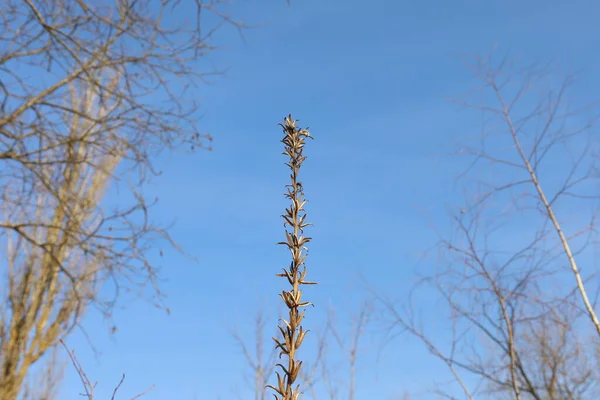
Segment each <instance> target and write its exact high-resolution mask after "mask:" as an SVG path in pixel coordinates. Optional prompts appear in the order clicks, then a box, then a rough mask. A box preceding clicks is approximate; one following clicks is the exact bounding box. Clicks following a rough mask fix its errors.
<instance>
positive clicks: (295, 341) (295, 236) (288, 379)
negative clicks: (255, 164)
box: [267, 114, 316, 400]
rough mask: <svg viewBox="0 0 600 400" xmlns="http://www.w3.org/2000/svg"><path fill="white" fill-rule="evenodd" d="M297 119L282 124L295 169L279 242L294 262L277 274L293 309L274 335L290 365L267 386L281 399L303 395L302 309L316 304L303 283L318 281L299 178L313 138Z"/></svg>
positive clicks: (287, 300)
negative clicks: (309, 264) (310, 262)
mask: <svg viewBox="0 0 600 400" xmlns="http://www.w3.org/2000/svg"><path fill="white" fill-rule="evenodd" d="M297 122H298V121H297V120H294V119H292V116H291V114H290V115H288V117H287V118H285V119H284V123H283V124H280V126H281V127H282V128H283V132H284V137H283V140H282V141H281V142H282V143H283V144H284V146H285V151H284V153H283V154H285V155H287V156H288V157H289V158H290V161H289V162H287V163H286V165H287V166H288V167H289V168H290V170H291V174H290V179H291V183H290V184H289V185H287V186H286V188H287V193H285V197H287V198H288V199H289V200H290V201H291V202H292V204H291V206H290V207H289V208H286V210H285V211H286V213H285V214H283V215H282V217H283V219H284V220H285V223H284V226H289V227H290V228H291V232H290V231H288V230H286V231H285V237H286V241H285V242H279V244H283V245H285V246H287V248H288V249H289V250H290V252H291V253H292V262H291V264H290V268H289V269H283V273H281V274H277V276H281V277H285V278H287V280H288V282H289V284H290V286H291V290H289V291H283V292H282V293H281V298H282V299H283V301H284V303H285V305H286V306H287V308H288V309H289V320H288V321H286V320H285V319H281V321H283V323H284V324H285V326H281V325H279V326H278V327H279V330H280V331H281V335H282V336H283V341H281V340H279V339H277V338H275V337H274V338H273V340H274V341H275V343H276V344H277V345H276V348H277V349H279V350H280V353H279V357H280V358H281V356H282V355H284V354H285V355H286V356H287V357H288V366H287V368H286V367H285V366H283V364H277V366H278V367H280V368H281V369H282V370H283V376H282V375H281V374H280V373H279V372H276V374H277V387H274V386H271V385H268V386H267V387H270V388H272V389H273V390H275V391H276V392H277V394H275V395H274V396H275V398H276V399H278V400H279V399H280V400H296V399H298V397H299V396H300V385H296V387H295V388H294V387H293V386H294V382H295V381H296V378H297V377H298V374H299V372H300V368H301V366H302V361H299V360H297V359H296V351H297V350H298V348H300V345H301V344H302V341H303V340H304V337H305V336H306V333H308V331H304V330H303V328H302V326H301V324H302V319H303V318H304V312H305V311H306V310H302V311H300V308H301V307H306V306H308V305H312V303H310V302H306V301H305V302H303V301H302V291H301V290H300V285H314V284H316V282H307V281H305V280H304V278H305V276H306V265H305V264H304V260H305V259H306V253H305V250H307V249H306V246H305V245H306V244H307V243H308V242H310V240H311V238H309V237H304V236H302V235H303V229H304V228H305V227H306V226H308V225H310V224H308V223H307V222H306V213H305V212H304V204H305V203H306V200H304V192H303V188H302V182H300V181H299V180H298V173H299V171H300V167H301V166H302V163H303V162H304V160H305V159H306V157H305V156H304V155H303V154H302V151H303V149H304V145H305V140H306V138H312V137H311V136H310V133H309V132H308V130H306V129H300V128H298V127H297V126H296V123H297ZM301 267H303V269H302V270H300V268H301Z"/></svg>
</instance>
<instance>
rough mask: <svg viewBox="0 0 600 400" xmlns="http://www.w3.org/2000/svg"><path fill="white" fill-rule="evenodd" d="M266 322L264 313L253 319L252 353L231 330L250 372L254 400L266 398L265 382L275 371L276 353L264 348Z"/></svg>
mask: <svg viewBox="0 0 600 400" xmlns="http://www.w3.org/2000/svg"><path fill="white" fill-rule="evenodd" d="M267 322H268V318H267V316H266V313H265V312H263V311H259V312H258V313H257V314H256V316H255V317H254V335H255V337H254V341H255V343H254V351H251V350H250V347H249V346H248V344H247V343H246V341H245V340H244V337H243V336H242V335H241V334H240V333H239V331H238V330H237V329H234V330H232V332H231V333H232V335H233V337H234V339H235V341H236V342H237V343H238V344H239V346H240V347H241V349H242V354H243V355H244V358H245V359H246V362H247V363H248V366H249V367H250V369H251V370H252V389H253V392H254V400H265V399H266V398H267V393H266V392H267V382H268V380H269V377H270V376H271V374H272V373H273V371H274V369H275V362H276V361H275V360H276V355H277V351H276V349H275V347H271V349H270V351H268V350H267V348H265V339H266V337H265V327H266V323H267Z"/></svg>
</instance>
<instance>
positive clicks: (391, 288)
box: [60, 0, 600, 400]
mask: <svg viewBox="0 0 600 400" xmlns="http://www.w3.org/2000/svg"><path fill="white" fill-rule="evenodd" d="M231 10H232V12H233V14H234V15H235V16H237V17H239V18H243V19H244V20H245V21H247V22H249V23H255V24H257V25H258V24H262V23H264V24H263V25H261V26H260V27H258V28H256V29H252V30H248V31H246V32H245V42H243V41H242V40H240V37H239V35H238V33H237V32H235V31H234V30H223V31H222V32H221V33H219V34H218V35H217V39H216V40H217V43H218V44H220V45H222V46H223V47H226V48H224V49H223V50H220V51H219V52H217V53H214V54H212V55H211V56H210V57H209V58H208V59H207V63H206V65H202V66H199V68H205V69H209V68H211V67H212V66H213V65H214V66H218V67H220V68H227V69H228V74H227V77H225V78H215V79H214V84H213V85H209V86H208V85H207V86H204V87H201V88H199V89H198V92H197V98H198V99H199V100H200V101H201V102H202V104H203V112H204V118H203V122H202V123H203V124H204V125H203V128H204V130H205V131H207V132H210V133H211V134H213V135H214V138H215V140H214V150H213V151H211V152H205V151H201V152H199V153H195V154H192V155H177V156H165V157H163V158H161V160H160V162H159V165H158V166H159V168H160V169H162V170H163V171H164V173H163V175H162V176H161V177H160V178H158V179H156V180H155V183H154V185H153V186H151V187H150V188H148V191H149V192H152V193H156V194H157V195H158V196H159V199H160V200H159V204H158V206H157V207H155V209H154V210H153V211H154V214H153V218H154V220H155V221H157V222H164V223H169V222H172V221H174V222H175V226H174V228H173V229H172V234H173V235H174V237H175V239H176V240H178V241H179V243H180V244H181V245H182V246H183V247H184V248H185V249H186V250H188V251H189V252H190V253H192V254H193V255H195V256H197V257H198V260H199V261H198V262H197V263H195V262H193V261H190V260H188V259H186V258H183V257H181V256H180V255H178V254H176V253H174V252H167V253H166V254H165V256H164V257H163V259H162V261H161V263H162V265H163V266H164V277H165V278H166V279H167V282H166V283H165V284H164V288H165V291H166V292H167V293H168V294H169V297H168V300H167V302H168V305H169V307H170V308H171V310H172V314H171V315H169V316H168V315H166V314H165V313H164V312H162V311H160V310H157V309H154V308H152V307H151V306H149V305H148V304H146V303H143V302H138V303H134V304H133V305H129V306H128V307H127V308H126V309H123V310H118V311H117V312H116V315H115V320H116V323H117V327H118V332H117V334H115V335H110V334H109V329H108V327H107V325H106V324H105V323H103V321H102V320H101V319H100V318H98V317H97V316H95V315H94V314H90V316H89V317H88V319H87V321H86V323H85V324H84V326H85V327H86V328H87V332H88V334H89V335H90V337H91V339H92V341H93V342H94V343H95V345H96V347H97V348H98V350H100V355H99V357H98V358H96V357H94V355H93V353H92V351H91V350H90V348H89V346H88V344H87V343H86V341H85V339H84V337H83V335H82V334H81V333H76V334H74V335H73V336H72V337H71V338H70V339H69V341H68V344H69V346H70V347H71V348H73V349H75V350H76V352H77V354H78V356H79V358H80V361H81V362H82V364H84V366H85V368H86V370H87V372H88V374H89V375H90V377H92V379H93V380H97V381H98V382H99V384H98V389H97V391H98V399H100V398H102V399H105V398H110V396H109V393H111V391H112V388H113V386H114V384H116V383H117V382H118V380H119V378H120V375H121V373H125V374H127V379H126V381H125V384H124V386H123V387H122V389H121V397H120V398H121V399H129V398H130V397H131V396H132V395H133V394H135V393H136V392H138V391H140V390H143V389H145V388H146V387H148V386H150V385H151V384H155V385H156V388H155V389H154V390H153V391H152V392H150V394H148V395H147V396H146V397H145V399H146V400H159V399H160V400H163V399H177V400H179V399H190V400H192V399H216V398H219V397H220V398H223V399H225V398H227V399H230V398H237V397H236V396H237V395H239V396H240V397H239V398H244V399H248V398H253V397H251V396H252V395H251V392H250V391H249V390H250V389H249V386H248V383H247V382H246V381H245V380H244V374H246V373H249V369H248V366H247V363H246V362H245V360H244V358H243V356H242V354H241V351H240V349H239V347H238V346H237V344H236V342H235V340H234V339H233V337H232V336H231V335H230V333H229V331H228V329H229V328H233V327H235V326H237V327H238V328H239V332H240V333H241V334H242V335H248V337H249V339H248V340H249V342H250V343H249V344H250V345H252V343H251V341H252V340H253V336H252V318H253V317H254V315H255V314H256V312H257V311H259V310H261V309H267V310H268V311H270V312H272V313H273V312H274V310H276V307H273V306H272V305H269V306H265V305H266V304H268V303H271V304H272V303H273V302H279V299H278V297H277V293H278V291H279V290H280V289H282V288H283V285H284V282H283V280H281V279H280V278H275V277H274V274H275V273H277V272H278V271H279V270H280V268H282V267H286V266H287V263H288V262H289V261H288V253H287V252H286V250H285V249H284V248H283V247H282V246H276V242H278V241H279V240H282V238H283V237H284V232H283V226H282V222H281V220H280V217H279V216H280V214H281V213H282V212H283V210H284V208H285V207H286V206H287V203H286V201H285V199H284V197H283V190H284V185H285V184H286V183H287V176H288V172H287V171H286V169H285V166H284V165H283V162H284V161H285V159H284V156H282V155H281V151H282V144H281V143H280V142H279V140H280V139H281V135H282V134H281V130H280V128H279V127H277V126H276V124H277V123H278V122H280V121H281V120H282V119H283V117H284V116H286V115H287V114H288V113H292V114H293V116H294V117H295V118H299V119H300V120H301V122H300V124H301V125H302V126H306V125H308V126H309V127H310V129H311V132H312V134H313V136H314V137H315V140H314V141H311V142H309V143H308V145H307V147H306V155H307V156H308V159H307V161H306V163H305V166H304V167H303V170H302V180H303V182H304V188H305V192H306V196H307V198H308V199H309V203H308V205H307V211H308V219H309V221H310V222H312V223H314V227H313V228H311V229H310V230H309V231H307V233H308V234H309V235H310V236H312V237H313V238H314V239H313V242H312V243H311V244H310V246H309V247H310V254H309V257H308V259H307V265H308V269H309V277H310V279H311V280H316V281H318V282H319V285H318V286H317V287H314V288H310V289H309V290H307V293H306V298H307V300H310V301H312V302H313V303H315V305H316V307H317V308H315V309H314V310H313V309H309V310H308V311H307V315H308V316H307V319H306V325H307V327H316V328H318V324H320V323H321V321H322V319H323V311H324V309H325V308H326V307H329V306H330V305H331V306H333V307H335V308H336V310H337V311H338V313H339V314H340V320H341V321H344V317H347V316H348V315H350V314H352V313H354V312H356V310H357V309H358V306H359V305H360V303H361V300H362V299H364V298H365V297H366V294H365V293H364V291H362V289H361V288H360V285H359V284H358V282H359V276H360V275H363V276H364V277H365V278H366V280H367V281H368V282H369V283H370V284H371V285H373V286H374V287H376V288H378V290H380V291H381V292H383V293H386V294H389V295H391V296H393V297H397V298H402V297H403V296H404V295H405V294H406V293H407V289H408V288H409V286H410V284H411V283H412V282H413V281H414V271H415V268H417V267H418V265H419V257H420V254H421V252H422V251H424V250H425V249H427V248H428V247H430V246H431V245H432V244H433V243H434V241H435V236H434V234H433V232H432V231H431V229H430V227H429V225H428V222H427V219H426V218H425V216H424V215H423V210H426V211H427V212H428V213H430V215H431V216H432V217H433V218H434V219H436V218H437V220H438V221H439V223H440V224H441V227H442V228H444V223H445V222H444V221H445V220H444V218H445V215H446V210H447V208H448V207H451V206H455V205H457V204H459V203H460V192H459V191H457V190H455V189H454V187H453V178H454V177H455V176H456V175H457V173H459V172H460V171H461V168H462V167H463V165H462V164H461V163H459V162H458V161H457V160H455V159H453V158H447V157H440V156H439V155H440V154H441V153H443V152H445V151H447V150H448V149H449V147H448V146H449V145H450V144H451V143H452V142H454V141H457V140H461V138H466V137H468V136H472V135H474V134H476V133H477V130H478V129H479V128H480V121H479V120H478V119H477V118H473V116H472V115H471V116H469V114H466V113H461V112H458V111H459V108H458V107H457V106H456V105H455V104H451V103H450V102H448V100H447V99H448V98H451V97H458V96H460V95H461V94H462V93H464V92H465V91H466V90H468V89H469V88H470V87H471V86H472V85H473V83H474V81H473V79H472V73H471V71H469V70H468V69H467V68H466V67H465V58H464V57H465V56H468V55H471V54H485V53H488V52H489V51H490V50H491V49H492V48H494V47H496V48H497V49H498V52H499V53H500V54H505V53H506V52H507V51H508V52H510V54H511V55H515V56H519V55H522V56H524V57H525V58H526V59H531V60H534V59H536V58H541V59H544V60H554V61H556V62H557V63H558V64H560V65H561V66H564V67H565V68H566V69H567V70H576V69H583V74H582V79H583V80H584V82H585V84H586V85H587V86H586V85H583V86H580V87H578V88H579V89H578V90H579V92H578V95H581V96H582V97H591V96H592V95H593V94H594V93H592V92H593V91H595V92H596V94H597V89H598V88H600V78H599V77H598V76H599V74H598V73H597V71H599V70H600V69H599V68H600V56H599V55H598V51H597V48H598V45H599V44H600V33H599V31H598V21H599V20H600V4H599V3H598V2H596V1H592V0H586V1H583V0H570V1H557V0H527V1H525V0H506V1H495V2H492V1H476V0H469V1H467V0H453V1H441V0H439V1H404V0H395V1H391V0H390V1H376V0H373V1H369V2H367V1H357V0H293V1H292V4H291V5H287V3H286V2H285V0H268V1H266V0H255V1H247V0H246V1H244V0H233V1H232V6H231ZM276 304H278V303H276ZM275 324H276V319H275V316H274V314H271V324H270V325H269V327H270V328H272V329H271V330H270V331H268V332H266V334H267V335H271V334H272V330H273V329H274V328H275ZM347 326H348V324H346V323H345V322H343V323H341V325H340V329H341V330H344V329H346V328H347ZM309 335H310V334H309ZM267 340H268V339H267ZM311 340H312V339H311ZM311 340H308V341H307V342H306V344H305V345H304V347H303V349H306V350H304V352H303V353H302V354H303V355H305V356H306V359H307V362H309V361H310V360H309V359H310V356H311V354H312V351H310V350H309V349H310V346H311V345H313V344H314V342H313V341H311ZM267 343H269V345H270V342H267ZM377 349H378V343H377V341H376V339H371V338H367V339H366V341H365V343H364V348H363V349H362V350H361V351H362V354H364V358H363V359H362V360H364V361H361V360H359V371H358V380H357V399H375V398H377V399H395V398H396V399H398V398H400V397H399V396H400V395H401V394H402V393H403V392H404V391H405V390H408V391H413V392H414V393H419V391H422V390H426V389H428V388H430V387H431V384H432V382H433V381H434V379H436V378H437V377H445V376H447V375H446V371H445V369H444V367H443V365H441V363H440V362H439V361H437V360H435V359H433V358H431V357H429V356H428V355H427V352H426V350H425V349H424V348H423V346H421V345H420V344H419V343H418V342H416V341H413V340H410V339H404V338H399V339H397V340H395V341H394V342H393V343H392V344H390V345H389V346H388V347H386V350H385V352H384V354H383V355H382V357H381V359H380V360H379V362H376V361H377V360H375V356H374V354H375V353H376V351H377ZM65 375H66V376H65V382H64V385H63V389H62V392H61V394H62V395H61V397H60V398H61V399H66V400H71V399H78V398H80V397H79V396H78V394H79V393H80V391H81V390H80V384H79V382H78V381H77V379H76V377H75V375H74V373H73V370H72V369H71V368H67V370H66V374H65ZM305 398H310V397H309V396H306V397H305ZM414 398H418V399H426V398H433V397H428V395H426V394H421V395H416V396H415V397H414Z"/></svg>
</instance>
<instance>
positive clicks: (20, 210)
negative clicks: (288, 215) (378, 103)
mask: <svg viewBox="0 0 600 400" xmlns="http://www.w3.org/2000/svg"><path fill="white" fill-rule="evenodd" d="M190 7H191V8H190ZM182 8H186V9H184V12H183V13H180V9H182ZM191 11H193V12H191ZM182 14H183V15H189V16H192V17H193V18H191V19H189V20H184V21H180V20H179V18H180V17H176V16H180V15H182ZM0 18H1V19H2V24H1V27H0V41H1V42H2V46H1V47H2V49H1V50H0V93H1V95H0V96H1V100H0V171H1V172H0V196H2V197H1V200H0V201H1V216H0V236H1V237H2V238H3V242H2V245H3V249H2V250H3V251H2V254H6V255H7V257H6V259H4V260H2V264H1V265H2V275H3V276H2V278H3V281H2V289H1V291H0V296H1V297H2V299H1V301H0V304H1V306H0V307H1V308H0V398H2V399H3V400H4V399H6V400H13V399H15V398H17V396H18V395H19V393H20V392H21V391H22V389H23V382H24V380H25V377H26V375H27V373H28V370H29V369H30V367H31V366H32V365H33V364H34V363H36V362H37V361H38V360H40V358H41V357H43V355H44V354H45V353H46V352H47V351H48V350H49V349H51V348H52V347H53V346H55V345H56V344H57V343H58V341H59V340H60V339H61V338H63V337H65V335H67V334H68V333H69V332H70V331H71V330H72V329H73V328H74V327H75V326H77V324H78V322H79V321H80V320H81V317H82V316H83V315H84V313H85V311H86V310H87V309H88V308H89V306H94V307H95V308H97V309H98V310H100V311H101V312H103V313H105V315H107V316H110V312H111V310H112V309H113V307H114V305H115V302H116V301H117V298H118V297H119V296H120V295H122V294H124V293H132V294H134V295H135V294H144V295H146V296H148V297H149V298H152V299H153V301H154V302H155V303H156V304H158V305H162V302H161V297H162V294H161V292H160V290H159V286H158V265H157V264H156V262H155V260H156V257H155V254H158V253H159V252H160V253H161V254H162V250H159V249H160V246H162V245H170V246H172V248H175V249H178V247H177V245H176V244H175V242H173V240H171V238H170V237H169V235H168V232H167V231H166V230H165V228H164V227H161V226H156V225H154V224H152V223H151V221H150V218H149V216H148V209H149V207H150V205H151V203H152V202H149V201H148V199H146V198H145V197H144V195H143V192H142V191H141V190H140V188H141V186H142V184H143V183H144V182H146V181H147V180H148V178H149V177H151V176H153V175H155V174H157V173H158V172H159V171H156V170H155V169H154V168H153V160H154V159H155V156H156V155H157V154H159V152H160V151H161V150H163V149H167V150H174V149H194V148H195V147H202V146H205V145H206V144H207V143H208V142H209V141H210V137H209V136H208V135H206V134H203V133H202V132H201V131H200V130H199V127H198V124H197V122H198V121H197V118H198V114H197V113H196V110H197V106H196V103H195V102H194V101H193V99H192V98H191V97H190V94H189V93H188V89H193V88H195V87H197V86H198V84H200V83H201V82H202V81H203V79H204V78H205V77H206V73H202V72H201V71H199V70H198V65H197V64H196V61H197V60H198V59H200V58H201V57H202V56H204V55H205V54H206V53H207V52H209V51H211V50H212V49H213V46H212V45H211V37H212V35H213V33H214V32H215V30H216V29H218V28H219V27H220V26H222V25H223V24H230V25H234V26H236V27H238V28H239V27H240V26H239V25H236V24H235V23H234V22H233V21H232V20H231V18H230V17H229V16H228V15H227V14H225V13H224V9H223V8H222V6H221V5H220V4H219V3H218V1H217V0H213V1H210V2H208V3H202V2H201V1H196V2H195V3H191V2H179V1H170V0H165V1H161V2H158V3H157V2H153V1H150V0H118V1H116V2H114V1H113V2H105V1H96V2H92V3H90V2H84V1H79V0H49V1H42V0H25V1H16V0H8V1H5V2H3V3H2V6H0ZM175 18H177V19H175ZM110 189H113V190H119V191H121V190H122V189H125V191H124V192H119V201H118V203H119V204H118V205H117V204H115V205H112V204H109V203H106V202H104V201H103V199H104V197H105V195H106V193H107V191H108V190H110ZM147 288H150V289H151V292H152V294H149V293H150V292H149V291H148V290H147Z"/></svg>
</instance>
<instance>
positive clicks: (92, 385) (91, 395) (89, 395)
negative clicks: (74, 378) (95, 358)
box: [60, 340, 154, 400]
mask: <svg viewBox="0 0 600 400" xmlns="http://www.w3.org/2000/svg"><path fill="white" fill-rule="evenodd" d="M60 342H61V344H62V345H63V347H64V349H65V350H66V351H67V353H68V355H69V359H70V360H71V364H72V365H73V367H74V368H75V371H77V375H78V376H79V379H80V381H81V385H82V386H83V393H80V395H81V396H83V397H85V398H86V399H87V400H94V399H96V398H97V397H96V395H95V391H96V386H97V382H92V381H91V380H90V378H89V377H88V375H87V373H86V372H85V370H84V369H83V366H82V365H81V363H80V362H79V359H77V356H76V355H75V352H74V351H72V350H70V349H69V348H68V347H67V345H66V343H65V342H64V341H62V340H61V341H60ZM124 381H125V374H123V375H122V376H121V380H120V381H119V383H118V384H117V385H116V386H115V388H114V389H113V392H112V395H111V396H110V400H116V399H117V394H118V392H119V389H120V388H121V385H123V382H124ZM152 389H154V385H152V386H150V387H149V388H148V389H146V390H144V391H143V392H140V393H138V394H136V395H135V396H133V397H132V398H131V399H130V400H136V399H139V398H140V397H143V396H144V395H146V394H147V393H149V392H150V391H151V390H152Z"/></svg>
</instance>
